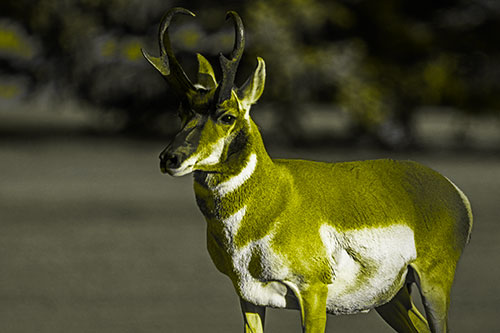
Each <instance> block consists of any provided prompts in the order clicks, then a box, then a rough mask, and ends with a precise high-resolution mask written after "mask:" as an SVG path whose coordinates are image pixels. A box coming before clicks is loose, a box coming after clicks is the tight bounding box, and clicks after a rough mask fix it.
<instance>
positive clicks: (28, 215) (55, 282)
mask: <svg viewBox="0 0 500 333" xmlns="http://www.w3.org/2000/svg"><path fill="white" fill-rule="evenodd" d="M163 145H164V143H162V142H151V141H149V142H137V141H131V140H124V139H121V140H118V139H85V138H79V139H64V138H53V139H50V140H41V141H40V140H38V139H31V140H29V139H26V140H19V139H17V140H15V141H8V140H4V139H2V140H1V141H0V332H6V333H14V332H16V333H17V332H23V333H24V332H47V333H49V332H50V333H56V332H72V333H79V332H92V333H97V332H103V333H113V332H119V333H126V332H200V331H203V332H240V331H241V323H242V319H241V315H240V312H239V303H238V300H237V297H236V296H235V294H234V292H233V290H232V286H231V284H230V282H229V280H228V279H227V278H226V277H224V276H222V275H221V274H220V273H218V272H217V271H216V270H215V268H214V266H213V265H212V263H211V261H210V258H209V257H208V253H207V251H206V249H205V235H204V233H205V222H204V220H203V218H202V216H201V214H200V213H199V212H198V210H197V207H196V205H195V202H194V195H193V192H192V181H191V178H190V177H183V178H175V179H174V178H171V177H168V176H163V175H161V174H160V172H159V170H158V163H157V155H158V153H159V152H160V151H161V149H162V148H163ZM271 153H272V155H273V156H275V157H303V158H313V159H319V160H325V161H336V160H350V159H358V158H360V159H364V158H373V157H387V156H391V157H396V158H403V159H405V158H411V159H413V160H417V161H420V162H423V163H425V164H427V165H429V166H432V167H433V168H435V169H437V170H438V171H441V172H442V173H444V174H445V175H446V176H448V177H449V178H451V179H452V180H454V182H455V183H456V184H458V185H459V186H460V187H461V188H462V189H463V190H464V192H465V193H467V194H468V196H469V198H470V199H471V202H472V204H473V208H474V213H475V227H474V232H473V237H472V242H471V244H470V246H469V247H468V248H467V250H466V252H465V254H464V256H463V259H462V261H461V262H460V265H459V268H458V272H457V275H456V282H455V285H454V289H453V296H452V306H451V311H450V324H451V331H452V332H494V331H497V330H498V324H497V319H498V315H500V310H499V304H500V287H499V283H498V281H499V280H500V265H498V260H499V258H500V242H499V241H498V239H499V236H500V205H499V202H500V201H499V200H500V157H498V156H497V157H494V156H488V155H485V154H482V155H473V154H457V153H455V154H451V155H450V154H437V153H433V154H422V153H421V154H413V155H404V154H400V155H390V154H387V153H377V152H357V153H352V152H346V151H341V150H340V151H335V150H334V149H332V150H331V151H328V152H325V151H323V152H315V153H311V152H306V151H289V152H286V153H280V152H278V151H277V150H272V151H271ZM267 317H268V319H267V323H266V326H267V329H268V332H300V325H299V315H298V313H297V312H295V311H283V310H280V311H278V310H268V316H267ZM328 331H331V332H391V329H390V328H389V327H388V326H386V324H385V323H384V322H383V321H382V320H381V319H380V318H379V317H378V316H377V314H376V313H375V312H371V313H369V314H364V315H354V316H339V317H334V316H329V321H328Z"/></svg>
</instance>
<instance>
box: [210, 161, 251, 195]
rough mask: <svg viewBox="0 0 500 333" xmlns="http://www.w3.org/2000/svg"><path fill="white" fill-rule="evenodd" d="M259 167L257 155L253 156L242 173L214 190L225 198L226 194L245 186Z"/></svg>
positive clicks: (218, 185)
mask: <svg viewBox="0 0 500 333" xmlns="http://www.w3.org/2000/svg"><path fill="white" fill-rule="evenodd" d="M256 166H257V155H255V154H251V155H250V157H249V158H248V162H247V164H246V165H245V167H244V168H243V169H242V170H241V171H240V173H239V174H237V175H236V176H233V177H231V178H229V179H228V180H226V181H224V182H222V183H220V184H217V185H216V186H215V187H213V188H212V189H213V190H214V191H215V192H216V193H217V194H218V195H219V196H220V197H224V196H225V195H226V194H228V193H231V192H233V191H234V190H236V189H237V188H238V187H240V186H241V185H243V183H245V182H246V181H247V180H248V179H249V178H250V177H251V176H252V174H253V172H254V171H255V167H256Z"/></svg>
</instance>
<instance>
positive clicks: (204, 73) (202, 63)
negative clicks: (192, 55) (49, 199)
mask: <svg viewBox="0 0 500 333" xmlns="http://www.w3.org/2000/svg"><path fill="white" fill-rule="evenodd" d="M196 55H197V56H198V84H201V85H202V86H203V87H204V88H206V89H207V90H212V89H213V88H215V87H217V80H215V74H214V69H213V68H212V65H210V63H209V62H208V60H207V58H205V57H204V56H202V55H201V54H199V53H197V54H196Z"/></svg>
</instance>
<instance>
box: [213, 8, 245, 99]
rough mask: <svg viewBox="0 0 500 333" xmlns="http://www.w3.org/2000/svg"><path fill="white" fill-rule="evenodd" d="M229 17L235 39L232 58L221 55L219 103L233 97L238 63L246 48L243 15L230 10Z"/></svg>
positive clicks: (227, 16)
mask: <svg viewBox="0 0 500 333" xmlns="http://www.w3.org/2000/svg"><path fill="white" fill-rule="evenodd" d="M229 18H231V19H232V20H233V23H234V28H235V32H234V39H235V40H234V47H233V51H232V52H231V55H230V59H228V58H226V57H225V56H224V55H223V54H222V53H221V54H220V57H219V60H220V65H221V68H222V82H221V84H220V88H219V94H218V96H219V97H218V104H220V103H222V102H223V101H225V100H227V99H230V98H231V90H232V89H233V85H234V78H235V76H236V70H237V69H238V64H239V62H240V60H241V56H242V55H243V50H244V49H245V29H244V27H243V22H242V20H241V17H240V16H239V15H238V13H236V12H234V11H229V12H228V13H227V15H226V20H227V19H229Z"/></svg>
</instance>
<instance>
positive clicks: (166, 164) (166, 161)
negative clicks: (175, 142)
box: [160, 152, 181, 169]
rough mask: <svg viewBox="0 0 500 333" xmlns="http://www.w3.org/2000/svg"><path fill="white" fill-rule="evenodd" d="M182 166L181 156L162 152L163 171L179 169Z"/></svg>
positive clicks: (161, 163) (161, 165) (161, 164)
mask: <svg viewBox="0 0 500 333" xmlns="http://www.w3.org/2000/svg"><path fill="white" fill-rule="evenodd" d="M180 166H181V158H180V156H179V154H176V153H170V152H162V153H161V155H160V167H161V168H162V169H177V168H178V167H180Z"/></svg>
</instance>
